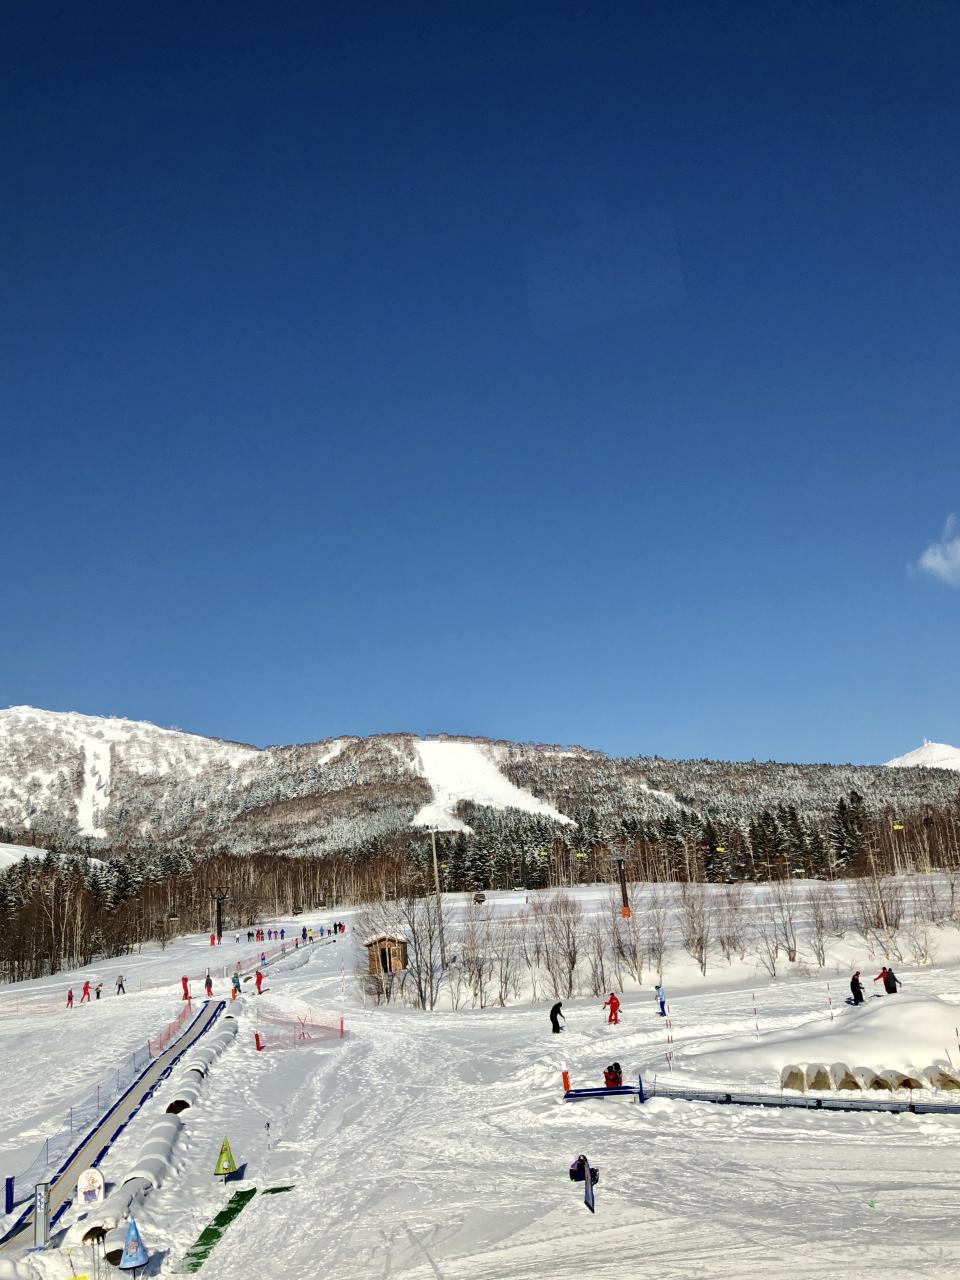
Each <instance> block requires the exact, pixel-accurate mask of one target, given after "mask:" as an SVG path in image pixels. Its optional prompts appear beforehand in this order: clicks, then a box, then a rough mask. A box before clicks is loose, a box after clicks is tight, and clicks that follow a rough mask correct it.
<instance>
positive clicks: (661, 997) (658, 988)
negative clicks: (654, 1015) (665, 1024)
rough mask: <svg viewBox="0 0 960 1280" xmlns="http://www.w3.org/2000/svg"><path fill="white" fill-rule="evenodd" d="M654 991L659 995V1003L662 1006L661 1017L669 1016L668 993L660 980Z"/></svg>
mask: <svg viewBox="0 0 960 1280" xmlns="http://www.w3.org/2000/svg"><path fill="white" fill-rule="evenodd" d="M653 992H654V995H655V996H656V997H657V1003H658V1004H659V1006H660V1017H661V1018H665V1017H666V1016H667V993H666V992H665V991H664V989H663V986H662V985H661V984H660V983H659V982H658V983H657V985H656V986H655V987H654V989H653Z"/></svg>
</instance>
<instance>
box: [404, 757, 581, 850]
mask: <svg viewBox="0 0 960 1280" xmlns="http://www.w3.org/2000/svg"><path fill="white" fill-rule="evenodd" d="M414 745H415V747H416V752H417V757H418V759H419V761H420V767H421V769H422V771H423V776H424V777H425V778H426V780H427V781H428V782H429V783H430V786H431V788H432V790H433V799H432V800H431V801H430V802H429V803H428V804H425V805H423V806H422V808H421V809H420V810H419V811H418V812H417V814H416V816H415V817H414V819H413V823H412V824H411V825H413V826H415V827H432V828H435V829H436V830H438V831H470V830H471V828H470V827H468V826H467V824H466V823H465V822H463V821H462V820H461V819H460V818H458V817H457V815H456V808H457V805H458V804H459V803H460V801H461V800H472V801H473V802H474V804H480V805H488V806H490V807H491V808H494V809H521V810H523V812H524V813H537V814H542V815H543V816H544V817H547V818H552V819H553V820H554V821H555V822H561V823H564V824H565V825H567V826H572V825H573V823H572V820H571V819H570V818H567V817H565V816H564V814H562V813H561V812H560V810H559V809H555V808H554V807H553V805H552V804H547V802H546V801H545V800H538V799H537V797H536V796H534V795H532V794H531V793H530V792H529V791H525V790H523V788H521V787H518V786H516V785H515V784H514V783H512V782H511V781H510V779H509V778H508V777H507V776H506V775H505V774H503V773H501V772H500V770H499V768H498V767H497V763H496V760H495V759H494V757H493V754H492V748H487V747H485V746H484V745H482V744H481V743H478V742H450V741H445V740H443V739H432V738H427V739H422V740H420V741H418V742H416V743H415V744H414Z"/></svg>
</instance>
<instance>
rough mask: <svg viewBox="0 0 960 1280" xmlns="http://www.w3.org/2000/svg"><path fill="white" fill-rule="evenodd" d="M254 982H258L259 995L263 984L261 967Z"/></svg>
mask: <svg viewBox="0 0 960 1280" xmlns="http://www.w3.org/2000/svg"><path fill="white" fill-rule="evenodd" d="M254 982H255V983H256V984H257V995H259V994H260V988H261V987H262V986H263V974H262V973H261V972H260V970H259V969H258V970H257V976H256V977H255V978H254Z"/></svg>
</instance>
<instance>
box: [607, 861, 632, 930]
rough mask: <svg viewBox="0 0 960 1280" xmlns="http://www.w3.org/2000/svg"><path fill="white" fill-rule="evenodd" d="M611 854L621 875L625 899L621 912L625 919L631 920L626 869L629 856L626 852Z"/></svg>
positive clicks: (621, 885)
mask: <svg viewBox="0 0 960 1280" xmlns="http://www.w3.org/2000/svg"><path fill="white" fill-rule="evenodd" d="M610 856H611V858H612V859H613V860H614V862H615V863H616V864H617V873H618V875H619V877H620V897H621V899H622V901H623V906H622V907H621V908H620V914H621V915H622V916H623V918H624V920H629V919H630V903H629V901H628V900H627V873H626V869H625V864H626V861H627V856H626V854H625V853H612V854H611V855H610Z"/></svg>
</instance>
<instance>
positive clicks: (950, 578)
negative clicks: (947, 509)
mask: <svg viewBox="0 0 960 1280" xmlns="http://www.w3.org/2000/svg"><path fill="white" fill-rule="evenodd" d="M917 568H918V569H922V570H923V571H924V573H929V574H932V575H933V577H934V578H939V579H940V581H941V582H946V583H947V584H948V585H949V586H951V587H960V521H958V520H957V517H956V516H947V523H946V524H945V525H944V526H943V536H942V537H941V538H940V541H939V542H931V543H930V545H929V547H927V549H926V551H924V553H923V555H922V556H921V557H920V559H919V560H918V561H917Z"/></svg>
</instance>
